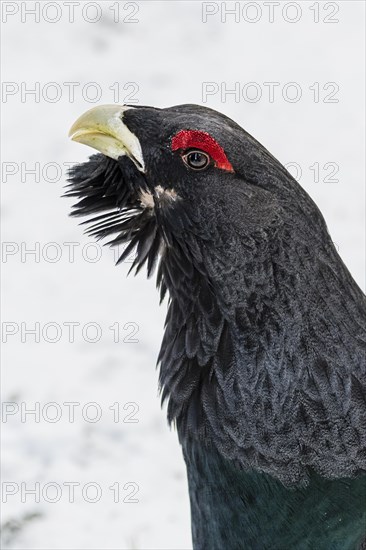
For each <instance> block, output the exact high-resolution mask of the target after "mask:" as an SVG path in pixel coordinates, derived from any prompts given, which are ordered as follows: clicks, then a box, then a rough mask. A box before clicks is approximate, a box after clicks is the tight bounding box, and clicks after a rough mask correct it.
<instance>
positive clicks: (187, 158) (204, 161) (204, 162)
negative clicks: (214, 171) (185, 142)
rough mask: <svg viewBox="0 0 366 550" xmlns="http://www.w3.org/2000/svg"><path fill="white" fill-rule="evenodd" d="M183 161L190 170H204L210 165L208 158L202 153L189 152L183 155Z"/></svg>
mask: <svg viewBox="0 0 366 550" xmlns="http://www.w3.org/2000/svg"><path fill="white" fill-rule="evenodd" d="M182 158H183V161H184V162H185V164H186V165H187V166H189V168H192V170H204V169H205V168H207V166H208V165H209V164H210V157H209V155H208V154H207V153H203V152H202V151H196V150H195V151H189V152H188V153H186V154H185V155H183V157H182Z"/></svg>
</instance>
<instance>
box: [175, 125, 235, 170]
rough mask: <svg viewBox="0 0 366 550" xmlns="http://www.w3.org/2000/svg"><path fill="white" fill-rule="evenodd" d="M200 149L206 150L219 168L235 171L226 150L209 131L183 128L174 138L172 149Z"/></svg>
mask: <svg viewBox="0 0 366 550" xmlns="http://www.w3.org/2000/svg"><path fill="white" fill-rule="evenodd" d="M178 149H182V150H185V149H200V150H201V151H204V152H205V153H207V154H208V155H210V157H211V158H212V160H213V161H214V163H215V166H216V167H217V168H220V169H221V170H226V171H228V172H234V169H233V167H232V166H231V163H230V162H229V160H228V158H227V156H226V155H225V151H224V150H223V148H222V147H221V145H219V144H218V143H217V141H215V140H214V138H213V137H211V136H210V134H208V133H207V132H201V131H199V130H181V131H180V132H178V133H177V134H176V135H175V136H174V137H173V139H172V150H173V151H177V150H178Z"/></svg>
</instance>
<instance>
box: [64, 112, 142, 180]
mask: <svg viewBox="0 0 366 550" xmlns="http://www.w3.org/2000/svg"><path fill="white" fill-rule="evenodd" d="M128 109H133V107H127V106H121V105H99V106H98V107H94V108H93V109H90V110H89V111H86V113H84V114H83V115H81V117H79V118H78V119H77V121H76V122H74V124H73V125H72V127H71V129H70V132H69V137H71V139H72V140H73V141H78V142H79V143H84V144H85V145H89V146H90V147H93V148H94V149H97V151H100V152H101V153H103V154H104V155H106V156H107V157H111V158H112V159H115V160H117V159H118V158H119V157H121V156H123V155H127V156H128V157H130V159H131V160H132V161H133V162H134V163H135V165H136V167H137V168H138V169H139V170H140V171H141V172H144V171H145V165H144V159H143V156H142V150H141V145H140V142H139V140H138V139H137V137H136V136H135V134H133V133H132V132H131V131H130V130H129V129H128V128H127V126H126V124H124V122H123V115H124V113H125V111H127V110H128Z"/></svg>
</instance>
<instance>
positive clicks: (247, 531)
mask: <svg viewBox="0 0 366 550" xmlns="http://www.w3.org/2000/svg"><path fill="white" fill-rule="evenodd" d="M183 450H184V457H185V461H186V465H187V473H188V482H189V492H190V500H191V514H192V536H193V545H194V549H195V550H203V549H206V548H207V549H208V548H209V549H210V550H216V549H217V550H219V549H220V550H222V549H223V548H228V549H229V548H230V550H239V549H243V548H248V549H250V548H253V549H254V548H258V549H259V548H260V549H261V550H266V549H271V550H283V549H290V548H296V550H305V549H309V548H316V549H317V550H329V549H330V548H332V550H358V549H359V548H360V545H361V543H362V539H363V537H364V534H365V522H366V506H365V502H366V476H364V477H363V478H359V479H353V480H349V479H343V480H333V481H332V480H325V479H322V478H321V477H320V476H317V475H315V474H314V475H312V477H311V479H310V482H309V484H308V485H307V486H303V487H300V488H296V489H295V488H288V487H285V486H284V485H283V484H282V483H281V482H279V481H277V480H275V479H273V478H272V477H270V476H268V475H266V474H260V473H257V472H256V473H254V472H243V471H240V470H238V469H236V468H235V466H234V465H233V464H232V463H230V462H229V461H227V460H225V459H223V458H222V457H221V456H220V455H219V454H218V453H217V452H215V451H214V450H213V449H212V448H208V447H206V446H202V444H198V443H193V442H192V441H187V442H185V444H183Z"/></svg>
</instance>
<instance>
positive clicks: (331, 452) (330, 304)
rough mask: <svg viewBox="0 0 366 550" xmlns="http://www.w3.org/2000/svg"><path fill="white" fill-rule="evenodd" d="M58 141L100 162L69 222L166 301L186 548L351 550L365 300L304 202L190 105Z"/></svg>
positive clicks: (124, 117)
mask: <svg viewBox="0 0 366 550" xmlns="http://www.w3.org/2000/svg"><path fill="white" fill-rule="evenodd" d="M70 135H71V136H72V139H74V140H75V141H79V142H82V143H85V144H87V145H91V146H92V147H94V148H95V149H97V150H99V151H101V153H102V154H96V155H93V156H92V157H90V160H89V161H88V162H86V163H84V164H80V165H77V166H75V167H73V168H72V169H71V171H70V186H69V190H68V191H67V195H69V196H74V197H78V199H79V202H78V203H77V204H76V205H75V206H74V210H73V215H76V216H84V215H86V216H89V217H90V216H91V218H90V219H89V220H88V222H89V223H90V224H91V226H90V228H89V229H88V232H89V234H91V235H93V236H95V237H98V238H102V237H103V238H104V237H109V236H111V235H113V236H114V237H113V239H112V241H109V242H112V243H113V244H120V243H125V244H126V245H127V246H126V248H125V249H124V252H123V254H122V255H121V257H120V261H122V260H123V259H124V258H125V257H126V256H128V255H129V254H130V253H131V252H132V251H135V252H136V257H135V260H134V264H133V266H134V267H136V271H139V269H140V268H141V267H142V266H143V265H146V266H147V272H148V275H151V274H152V273H153V270H154V268H155V267H156V266H157V283H158V286H159V288H160V293H161V298H163V297H164V295H165V293H166V292H168V295H169V308H168V313H167V319H166V328H165V334H164V338H163V342H162V347H161V351H160V355H159V359H158V360H159V364H160V385H161V391H162V398H163V400H168V416H169V421H170V422H174V423H175V424H176V426H177V430H178V434H179V439H180V442H181V445H182V448H183V453H184V458H185V461H186V465H187V473H188V482H189V492H190V500H191V511H192V534H193V545H194V548H195V549H206V548H207V549H208V550H214V549H218V550H224V549H225V550H226V549H227V550H236V549H246V550H250V549H258V550H266V549H271V550H290V549H294V550H295V549H296V550H305V549H309V550H310V549H311V550H356V549H358V548H360V546H361V544H362V542H363V540H364V539H365V537H366V359H365V349H366V330H365V329H366V300H365V296H364V295H363V293H362V292H361V290H360V289H359V287H358V286H357V284H356V283H355V281H354V280H353V278H352V276H351V275H350V273H349V271H348V270H347V268H346V266H345V265H344V263H343V262H342V260H341V258H340V257H339V255H338V253H337V251H336V249H335V247H334V244H333V242H332V240H331V237H330V236H329V234H328V231H327V227H326V224H325V222H324V219H323V217H322V215H321V213H320V211H319V210H318V208H317V207H316V205H315V204H314V202H313V201H312V200H311V199H310V197H309V196H308V195H307V193H306V192H305V191H304V190H303V189H302V188H301V187H300V185H299V184H298V183H297V182H296V181H295V180H294V178H293V177H292V176H291V175H290V174H289V173H288V172H287V171H286V169H285V168H284V167H283V166H282V165H281V164H280V163H279V162H278V161H277V160H276V159H275V158H274V157H273V156H272V155H271V154H270V153H269V152H268V151H267V150H266V149H265V148H264V147H263V146H262V145H260V144H259V143H258V142H257V141H256V140H255V139H254V138H253V137H252V136H250V135H249V134H248V133H247V132H245V131H244V130H243V129H242V128H241V127H240V126H238V125H237V124H236V123H234V122H233V121H232V120H230V119H229V118H227V117H226V116H224V115H222V114H220V113H217V112H215V111H213V110H210V109H207V108H205V107H199V106H197V105H180V106H176V107H170V108H167V109H156V108H153V107H138V108H133V107H129V106H124V107H120V106H116V105H109V106H101V107H96V108H94V109H92V110H90V111H88V112H87V113H85V114H84V115H82V116H81V117H80V118H79V119H78V120H77V121H76V123H75V124H74V126H73V127H72V129H71V131H70ZM157 264H158V265H157Z"/></svg>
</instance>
